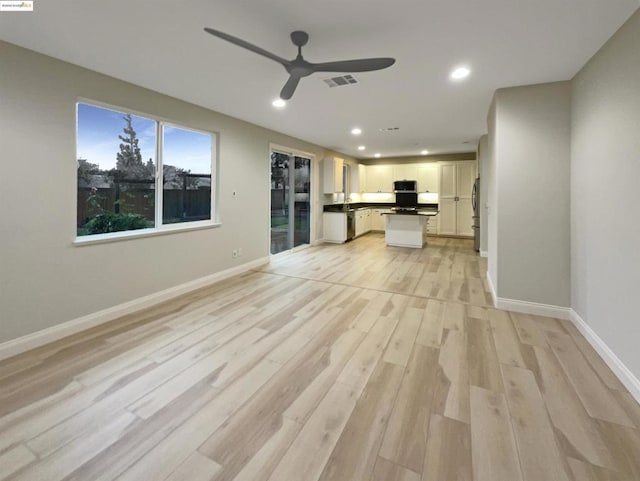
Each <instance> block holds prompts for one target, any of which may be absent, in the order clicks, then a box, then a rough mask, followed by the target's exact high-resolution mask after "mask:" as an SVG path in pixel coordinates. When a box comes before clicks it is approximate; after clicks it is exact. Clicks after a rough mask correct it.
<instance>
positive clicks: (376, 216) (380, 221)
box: [371, 209, 389, 232]
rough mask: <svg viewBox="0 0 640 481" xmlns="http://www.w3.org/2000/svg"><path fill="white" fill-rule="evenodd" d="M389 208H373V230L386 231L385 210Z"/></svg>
mask: <svg viewBox="0 0 640 481" xmlns="http://www.w3.org/2000/svg"><path fill="white" fill-rule="evenodd" d="M387 210H389V209H371V230H373V231H382V232H384V216H383V215H382V213H383V212H386V211H387Z"/></svg>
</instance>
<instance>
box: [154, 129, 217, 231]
mask: <svg viewBox="0 0 640 481" xmlns="http://www.w3.org/2000/svg"><path fill="white" fill-rule="evenodd" d="M162 140H163V144H162V173H163V186H162V223H163V224H175V223H178V222H192V221H197V220H209V219H211V149H212V136H211V135H210V134H203V133H200V132H194V131H193V130H187V129H182V128H178V127H170V126H163V128H162Z"/></svg>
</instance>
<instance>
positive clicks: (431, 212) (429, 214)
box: [384, 209, 440, 217]
mask: <svg viewBox="0 0 640 481" xmlns="http://www.w3.org/2000/svg"><path fill="white" fill-rule="evenodd" d="M439 213H440V211H439V210H434V209H422V210H414V211H389V212H385V213H384V215H413V216H416V215H420V216H423V217H434V216H436V215H438V214H439Z"/></svg>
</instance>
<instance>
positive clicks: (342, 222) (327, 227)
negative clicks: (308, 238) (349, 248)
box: [322, 212, 347, 243]
mask: <svg viewBox="0 0 640 481" xmlns="http://www.w3.org/2000/svg"><path fill="white" fill-rule="evenodd" d="M322 222H323V228H324V241H325V242H338V243H340V242H345V241H346V240H347V214H345V213H343V212H325V213H324V214H322Z"/></svg>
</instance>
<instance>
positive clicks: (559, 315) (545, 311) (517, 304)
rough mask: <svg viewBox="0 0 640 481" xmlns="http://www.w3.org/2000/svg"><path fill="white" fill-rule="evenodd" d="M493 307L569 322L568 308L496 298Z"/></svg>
mask: <svg viewBox="0 0 640 481" xmlns="http://www.w3.org/2000/svg"><path fill="white" fill-rule="evenodd" d="M495 305H496V307H497V308H498V309H503V310H505V311H514V312H522V313H524V314H535V315H537V316H545V317H555V318H556V319H565V320H569V317H570V312H569V311H570V310H571V309H570V308H569V307H562V306H554V305H551V304H540V303H538V302H528V301H519V300H517V299H505V298H503V297H497V298H496V302H495Z"/></svg>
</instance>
